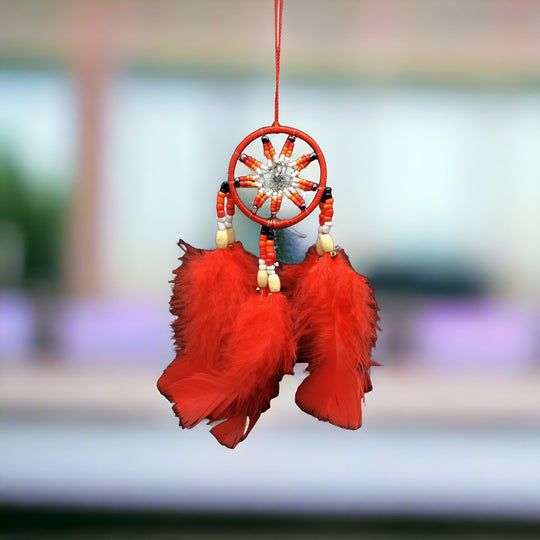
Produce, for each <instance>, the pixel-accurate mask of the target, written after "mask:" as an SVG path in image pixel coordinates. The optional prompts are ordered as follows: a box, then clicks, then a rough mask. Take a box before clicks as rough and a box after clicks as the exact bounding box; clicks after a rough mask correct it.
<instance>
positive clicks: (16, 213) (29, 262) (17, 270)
mask: <svg viewBox="0 0 540 540" xmlns="http://www.w3.org/2000/svg"><path fill="white" fill-rule="evenodd" d="M54 185H55V183H54V182H40V183H36V182H32V179H31V178H30V177H29V175H28V174H27V173H26V172H24V169H23V168H22V167H21V166H20V164H19V163H18V162H17V160H16V159H15V158H14V157H12V156H11V155H10V153H9V152H8V151H5V150H3V151H0V259H1V260H2V261H3V263H2V265H0V266H1V267H2V268H3V269H4V270H3V271H1V272H0V286H4V287H21V286H22V287H24V288H30V289H41V288H44V287H58V286H59V284H60V283H61V280H62V260H63V258H62V255H63V254H62V244H63V240H64V239H63V225H64V217H65V216H64V205H65V199H64V197H63V196H62V194H61V193H60V192H59V191H58V190H55V189H54V188H52V187H49V186H54ZM44 186H47V187H44ZM14 251H15V252H16V253H13V252H14Z"/></svg>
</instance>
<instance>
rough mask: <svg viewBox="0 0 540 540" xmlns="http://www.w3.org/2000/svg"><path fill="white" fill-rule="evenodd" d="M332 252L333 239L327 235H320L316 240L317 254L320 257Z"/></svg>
mask: <svg viewBox="0 0 540 540" xmlns="http://www.w3.org/2000/svg"><path fill="white" fill-rule="evenodd" d="M330 251H334V239H333V238H332V237H331V236H330V235H329V234H321V236H319V239H318V240H317V253H318V254H319V255H322V254H324V253H329V252H330Z"/></svg>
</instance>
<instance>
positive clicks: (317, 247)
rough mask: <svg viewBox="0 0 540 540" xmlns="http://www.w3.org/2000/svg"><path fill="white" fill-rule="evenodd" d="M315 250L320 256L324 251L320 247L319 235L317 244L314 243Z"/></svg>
mask: <svg viewBox="0 0 540 540" xmlns="http://www.w3.org/2000/svg"><path fill="white" fill-rule="evenodd" d="M315 250H316V251H317V255H319V256H322V255H324V251H323V249H322V246H321V236H320V235H319V236H318V237H317V242H316V243H315Z"/></svg>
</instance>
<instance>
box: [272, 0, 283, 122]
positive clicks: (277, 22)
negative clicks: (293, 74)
mask: <svg viewBox="0 0 540 540" xmlns="http://www.w3.org/2000/svg"><path fill="white" fill-rule="evenodd" d="M282 16H283V0H274V30H275V37H274V45H275V53H276V98H275V112H274V124H273V125H274V126H279V61H280V57H281V19H282Z"/></svg>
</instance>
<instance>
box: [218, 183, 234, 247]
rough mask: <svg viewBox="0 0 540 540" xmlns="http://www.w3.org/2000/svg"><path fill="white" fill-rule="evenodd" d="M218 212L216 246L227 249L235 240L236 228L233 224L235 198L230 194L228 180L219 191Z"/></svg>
mask: <svg viewBox="0 0 540 540" xmlns="http://www.w3.org/2000/svg"><path fill="white" fill-rule="evenodd" d="M225 199H226V200H225ZM216 212H217V232H216V246H217V248H218V249H225V248H226V247H227V246H232V245H233V244H234V240H235V236H234V229H233V226H232V219H233V216H234V199H233V198H232V196H231V194H230V190H229V184H228V182H223V183H222V184H221V187H220V188H219V191H218V193H217V202H216Z"/></svg>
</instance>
